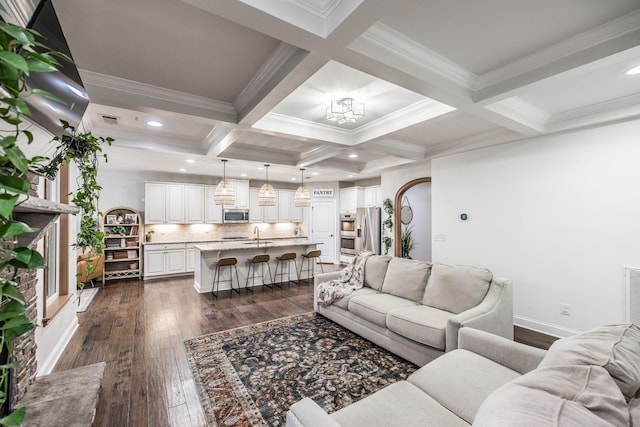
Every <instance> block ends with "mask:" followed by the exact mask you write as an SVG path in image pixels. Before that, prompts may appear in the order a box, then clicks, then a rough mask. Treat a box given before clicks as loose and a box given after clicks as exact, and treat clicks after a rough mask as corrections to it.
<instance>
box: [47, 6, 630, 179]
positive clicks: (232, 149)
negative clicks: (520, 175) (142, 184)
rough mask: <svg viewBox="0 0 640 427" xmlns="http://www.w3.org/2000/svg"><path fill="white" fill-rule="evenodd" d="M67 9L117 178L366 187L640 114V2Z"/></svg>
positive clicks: (92, 111)
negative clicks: (347, 119)
mask: <svg viewBox="0 0 640 427" xmlns="http://www.w3.org/2000/svg"><path fill="white" fill-rule="evenodd" d="M53 3H54V6H55V8H56V11H57V13H58V15H59V18H60V21H61V24H62V27H63V30H64V32H65V35H66V37H67V41H68V44H69V46H70V48H71V51H72V54H73V56H74V59H75V61H76V63H77V65H78V67H79V68H80V71H81V76H82V78H83V81H84V83H85V86H86V87H87V91H88V93H89V96H90V97H91V101H92V103H91V105H90V107H89V109H88V110H87V113H86V115H85V118H84V120H83V122H84V126H85V127H86V128H87V129H90V130H92V131H93V132H94V133H96V134H101V135H110V136H113V137H115V138H116V142H115V143H114V146H113V147H112V148H111V149H110V160H109V163H108V164H107V165H105V166H104V167H105V168H111V169H127V168H135V169H142V170H150V171H168V172H177V171H178V170H180V169H184V170H185V171H184V173H190V174H198V175H220V174H221V167H220V162H219V160H220V159H222V158H225V159H229V160H230V161H229V163H228V167H227V175H231V176H238V177H239V176H241V174H243V173H244V174H247V177H248V178H253V179H262V178H263V173H264V171H262V170H258V167H259V166H262V164H264V163H270V164H272V165H273V166H272V168H270V170H269V173H270V175H269V176H270V178H271V179H273V180H282V181H289V180H291V177H296V176H299V173H298V172H297V171H298V168H300V167H305V168H307V169H308V170H309V172H312V171H313V172H316V173H317V175H315V176H314V177H313V179H317V180H347V181H349V180H351V181H353V180H358V179H363V178H369V177H373V176H377V175H379V174H380V173H381V171H383V170H384V169H385V168H389V167H395V166H398V165H403V164H407V163H412V162H419V161H424V160H428V159H430V158H433V157H437V156H443V155H447V154H451V153H456V152H461V151H466V150H472V149H476V148H480V147H485V146H491V145H496V144H504V143H508V142H511V141H517V140H521V139H524V138H528V137H532V136H536V135H541V134H547V133H552V132H558V131H564V130H569V129H577V128H580V127H584V126H593V125H599V124H603V123H607V122H612V121H619V120H626V119H630V118H637V117H639V116H640V75H636V76H629V75H625V72H626V71H627V70H628V69H630V68H631V67H633V66H636V65H640V2H639V1H638V0H609V1H602V0H563V1H562V2H558V1H557V0H537V1H526V0H485V1H481V2H480V1H469V0H428V1H411V0H405V1H393V2H390V1H385V0H135V1H131V0H111V1H108V2H104V1H97V0H91V1H87V0H53ZM344 97H352V98H354V99H355V100H356V101H357V102H362V103H364V104H365V116H364V117H363V118H361V119H359V120H358V122H357V123H355V124H354V123H350V124H344V125H338V124H337V123H336V122H331V121H328V120H327V119H326V117H325V110H326V107H327V106H328V105H329V104H330V101H331V100H332V99H338V98H344ZM150 120H156V121H159V122H161V123H162V124H163V126H162V127H150V126H149V125H147V122H148V121H150ZM350 155H351V157H350ZM356 155H357V157H354V156H356ZM136 160H137V161H136ZM187 160H192V162H190V163H187Z"/></svg>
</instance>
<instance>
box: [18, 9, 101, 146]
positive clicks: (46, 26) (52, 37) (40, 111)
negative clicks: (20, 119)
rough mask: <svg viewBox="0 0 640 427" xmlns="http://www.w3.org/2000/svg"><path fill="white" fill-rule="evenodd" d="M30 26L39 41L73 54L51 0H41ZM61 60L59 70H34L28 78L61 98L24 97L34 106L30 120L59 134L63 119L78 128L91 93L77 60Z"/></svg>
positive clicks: (40, 87)
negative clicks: (81, 76)
mask: <svg viewBox="0 0 640 427" xmlns="http://www.w3.org/2000/svg"><path fill="white" fill-rule="evenodd" d="M28 28H32V29H34V30H36V31H37V32H39V33H40V34H41V35H42V37H43V39H41V40H39V41H40V42H42V43H43V44H45V45H46V46H48V47H49V48H50V49H52V50H55V51H58V52H62V53H64V54H66V55H67V56H69V57H70V58H73V56H72V55H71V51H70V50H69V46H68V45H67V41H66V39H65V37H64V34H63V33H62V28H61V27H60V22H59V21H58V17H57V16H56V12H55V10H54V8H53V4H52V3H51V1H50V0H42V1H41V2H40V4H39V5H38V7H37V8H36V11H35V12H34V14H33V16H32V17H31V20H30V21H29V24H28ZM59 62H60V65H59V66H58V71H57V72H51V73H31V75H30V76H29V77H28V78H27V86H28V87H29V88H38V89H42V90H45V91H47V92H49V93H51V94H53V95H55V96H56V97H58V98H59V99H60V100H61V101H62V102H56V101H53V100H51V99H48V98H44V97H42V96H38V95H29V96H27V97H26V98H25V101H26V102H27V105H28V106H29V109H30V110H31V121H33V122H34V123H36V124H38V125H40V126H41V127H43V128H44V129H46V130H48V131H49V132H51V133H52V134H54V135H58V136H60V135H62V134H63V133H64V129H63V127H62V124H61V122H60V120H65V121H67V122H68V123H69V124H70V125H71V126H73V127H74V128H76V129H77V128H78V125H79V124H80V121H81V120H82V116H83V114H84V112H85V110H86V109H87V106H88V105H89V96H88V95H87V92H86V91H85V89H84V85H83V83H82V79H81V78H80V74H79V73H78V69H77V68H76V66H75V64H74V63H69V62H67V61H63V60H60V61H59Z"/></svg>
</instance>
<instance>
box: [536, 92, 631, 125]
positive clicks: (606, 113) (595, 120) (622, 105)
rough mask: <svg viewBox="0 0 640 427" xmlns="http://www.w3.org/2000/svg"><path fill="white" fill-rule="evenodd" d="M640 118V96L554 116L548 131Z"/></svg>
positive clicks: (623, 98)
mask: <svg viewBox="0 0 640 427" xmlns="http://www.w3.org/2000/svg"><path fill="white" fill-rule="evenodd" d="M638 117H640V94H634V95H630V96H625V97H622V98H617V99H612V100H608V101H604V102H600V103H598V104H593V105H589V106H586V107H581V108H576V109H573V110H569V111H564V112H562V113H557V114H554V115H553V116H552V117H551V119H550V120H549V124H548V126H547V130H548V131H549V132H560V131H564V130H571V129H576V128H581V127H586V126H594V125H600V124H604V123H607V122H614V121H621V120H631V119H635V118H638Z"/></svg>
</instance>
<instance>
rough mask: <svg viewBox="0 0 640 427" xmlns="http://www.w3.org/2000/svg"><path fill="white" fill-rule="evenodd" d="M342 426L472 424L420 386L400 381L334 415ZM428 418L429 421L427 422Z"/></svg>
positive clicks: (451, 426)
mask: <svg viewBox="0 0 640 427" xmlns="http://www.w3.org/2000/svg"><path fill="white" fill-rule="evenodd" d="M331 418H333V419H334V420H335V421H337V422H338V424H340V425H341V426H350V427H360V426H362V427H373V426H403V427H424V426H425V425H430V426H447V427H469V424H467V423H465V422H464V421H463V420H462V419H461V418H459V417H457V416H456V415H455V414H453V413H451V412H450V411H448V410H446V409H445V408H443V407H442V406H440V405H439V404H438V403H437V402H436V401H435V400H433V399H432V398H431V397H429V395H427V394H425V393H424V392H422V391H421V390H420V389H419V388H417V387H415V386H414V385H412V384H410V383H408V382H406V381H399V382H397V383H394V384H391V385H389V386H387V387H385V388H383V389H382V390H380V391H378V392H376V393H373V394H371V395H369V396H367V397H365V398H364V399H362V400H359V401H357V402H355V403H352V404H351V405H349V406H347V407H345V408H342V409H340V410H339V411H336V412H334V413H333V414H331ZM427 420H428V422H427Z"/></svg>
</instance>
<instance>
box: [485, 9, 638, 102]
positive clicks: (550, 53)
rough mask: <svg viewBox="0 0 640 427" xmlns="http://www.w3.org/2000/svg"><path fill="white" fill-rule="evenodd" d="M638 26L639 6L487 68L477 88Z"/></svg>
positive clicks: (551, 61)
mask: <svg viewBox="0 0 640 427" xmlns="http://www.w3.org/2000/svg"><path fill="white" fill-rule="evenodd" d="M638 30H640V9H639V10H636V11H634V12H631V13H629V14H627V15H624V16H621V17H619V18H617V19H614V20H612V21H609V22H606V23H604V24H602V25H600V26H598V27H596V28H592V29H590V30H587V31H585V32H582V33H580V34H577V35H575V36H573V37H569V38H568V39H566V40H563V41H561V42H560V43H556V44H555V45H553V46H550V47H548V48H546V49H542V50H539V51H537V52H535V53H533V54H531V55H529V56H526V57H524V58H522V59H519V60H517V61H514V62H511V63H510V64H507V65H505V66H503V67H500V68H497V69H495V70H492V71H489V72H487V73H485V74H483V75H481V76H480V77H479V79H478V81H477V88H476V89H477V90H481V89H485V88H487V87H490V86H493V85H496V84H499V83H501V82H503V81H505V80H508V79H511V78H514V77H516V76H519V75H521V74H524V73H527V72H529V71H531V70H532V69H538V68H541V67H544V66H547V65H550V64H552V63H554V62H556V61H561V60H563V59H565V58H566V57H568V56H571V55H574V54H577V53H580V52H583V51H585V50H587V49H589V48H593V47H596V46H599V45H602V44H603V43H605V42H610V41H614V40H617V39H620V38H622V37H624V36H626V35H628V34H630V33H633V32H634V31H638Z"/></svg>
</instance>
